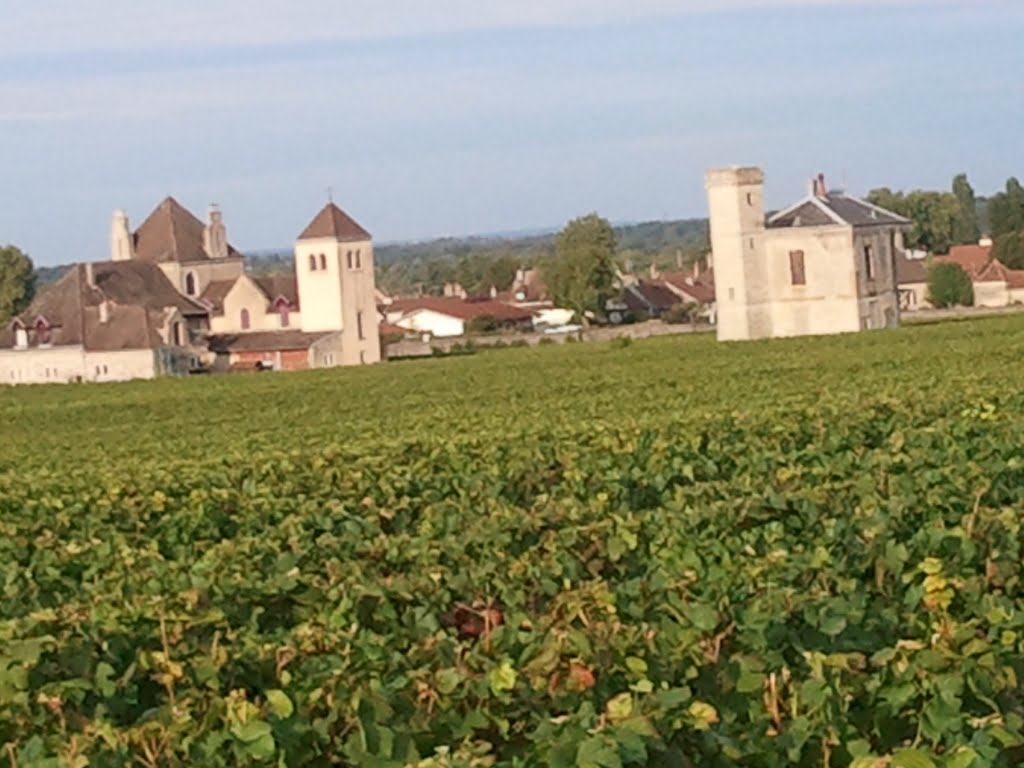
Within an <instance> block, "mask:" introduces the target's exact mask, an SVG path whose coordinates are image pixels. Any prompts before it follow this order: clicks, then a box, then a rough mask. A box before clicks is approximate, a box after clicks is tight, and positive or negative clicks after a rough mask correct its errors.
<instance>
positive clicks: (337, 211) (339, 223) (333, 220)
mask: <svg viewBox="0 0 1024 768" xmlns="http://www.w3.org/2000/svg"><path fill="white" fill-rule="evenodd" d="M327 237H331V238H334V239H335V240H351V241H356V240H370V239H371V236H370V233H369V232H367V231H366V230H365V229H363V228H362V227H361V226H359V225H358V224H357V223H356V222H355V220H354V219H353V218H352V217H351V216H349V215H348V214H347V213H345V212H344V211H343V210H341V208H339V207H338V206H336V205H335V204H334V203H328V204H327V205H325V206H324V208H323V210H322V211H320V213H318V214H317V215H316V217H315V218H314V219H313V220H312V221H311V222H309V226H308V227H306V228H305V229H304V230H303V232H302V234H301V235H299V240H317V239H320V238H327Z"/></svg>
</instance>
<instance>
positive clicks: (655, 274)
mask: <svg viewBox="0 0 1024 768" xmlns="http://www.w3.org/2000/svg"><path fill="white" fill-rule="evenodd" d="M647 274H648V275H650V277H651V280H657V279H658V265H657V264H655V263H654V262H653V261H652V262H651V266H650V268H649V269H648V270H647Z"/></svg>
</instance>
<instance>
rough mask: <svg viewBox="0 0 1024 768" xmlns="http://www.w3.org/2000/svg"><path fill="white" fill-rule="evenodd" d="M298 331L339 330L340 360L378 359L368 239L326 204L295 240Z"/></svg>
mask: <svg viewBox="0 0 1024 768" xmlns="http://www.w3.org/2000/svg"><path fill="white" fill-rule="evenodd" d="M295 275H296V278H297V280H298V287H299V303H300V305H301V307H302V330H303V331H306V332H309V333H317V332H326V331H340V332H341V334H342V342H341V343H342V353H341V364H342V365H361V364H369V363H377V362H380V334H379V330H378V329H379V322H378V319H377V300H376V283H375V278H374V265H373V238H372V236H371V235H370V233H369V232H367V231H366V230H365V229H363V228H362V227H361V226H359V224H357V223H356V222H355V221H354V220H353V219H352V218H351V217H349V216H348V214H346V213H345V212H344V211H342V210H341V209H340V208H339V207H338V206H336V205H335V204H334V203H328V204H327V205H326V206H325V207H324V209H323V210H322V211H320V213H318V214H317V215H316V218H314V219H313V221H311V222H310V224H309V226H308V227H306V229H305V230H304V231H303V233H302V234H301V235H299V239H298V241H297V242H296V243H295Z"/></svg>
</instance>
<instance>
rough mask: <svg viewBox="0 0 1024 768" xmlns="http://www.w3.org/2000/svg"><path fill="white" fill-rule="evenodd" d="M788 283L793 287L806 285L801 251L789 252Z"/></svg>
mask: <svg viewBox="0 0 1024 768" xmlns="http://www.w3.org/2000/svg"><path fill="white" fill-rule="evenodd" d="M789 281H790V283H791V284H793V285H807V274H806V273H805V272H804V252H803V251H790V252H789Z"/></svg>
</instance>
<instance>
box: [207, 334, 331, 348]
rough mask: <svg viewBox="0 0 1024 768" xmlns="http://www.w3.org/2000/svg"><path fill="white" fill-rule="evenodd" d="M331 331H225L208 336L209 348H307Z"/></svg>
mask: <svg viewBox="0 0 1024 768" xmlns="http://www.w3.org/2000/svg"><path fill="white" fill-rule="evenodd" d="M332 333H333V332H332ZM332 333H304V332H303V331H298V330H295V331H257V332H256V333H225V334H220V335H217V336H211V337H210V349H211V350H212V351H214V352H287V351H290V350H296V349H309V348H310V347H311V346H313V344H315V343H316V342H317V341H319V340H320V339H322V338H324V337H326V336H330V335H332Z"/></svg>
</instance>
